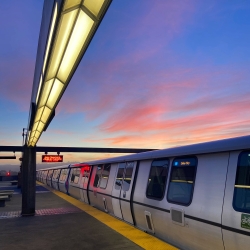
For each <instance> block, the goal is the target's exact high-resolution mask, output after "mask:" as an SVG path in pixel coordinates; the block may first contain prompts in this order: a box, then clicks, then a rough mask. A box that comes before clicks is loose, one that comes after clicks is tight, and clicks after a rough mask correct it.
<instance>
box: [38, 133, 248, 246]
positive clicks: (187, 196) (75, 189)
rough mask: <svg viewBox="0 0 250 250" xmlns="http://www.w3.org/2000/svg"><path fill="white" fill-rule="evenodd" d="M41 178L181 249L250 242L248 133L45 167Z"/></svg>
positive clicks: (241, 244) (40, 173)
mask: <svg viewBox="0 0 250 250" xmlns="http://www.w3.org/2000/svg"><path fill="white" fill-rule="evenodd" d="M37 180H39V181H41V182H43V183H46V184H47V185H49V186H51V187H52V188H55V189H57V190H59V191H61V192H64V193H67V194H69V195H71V196H73V197H75V198H77V199H80V200H81V201H83V202H86V203H88V204H90V205H92V206H94V207H96V208H98V209H101V210H103V211H105V212H107V213H110V214H111V215H113V216H115V217H118V218H119V219H121V220H124V221H125V222H127V223H130V224H132V225H134V226H135V227H137V228H139V229H141V230H144V231H146V232H148V233H150V234H154V235H155V236H156V237H158V238H160V239H162V240H164V241H166V242H168V243H170V244H172V245H174V246H176V247H179V248H181V249H185V250H203V249H204V250H205V249H206V250H211V249H216V250H224V249H226V250H235V249H237V250H243V249H244V250H246V249H249V247H250V237H249V236H250V136H244V137H238V138H231V139H225V140H220V141H214V142H207V143H200V144H195V145H188V146H181V147H175V148H169V149H164V150H156V151H151V152H145V153H139V154H133V155H128V156H122V157H115V158H110V159H104V160H97V161H91V162H85V163H80V164H73V165H69V166H62V167H56V168H48V169H42V170H39V171H37Z"/></svg>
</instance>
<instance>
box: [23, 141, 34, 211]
mask: <svg viewBox="0 0 250 250" xmlns="http://www.w3.org/2000/svg"><path fill="white" fill-rule="evenodd" d="M23 152H24V153H23V163H22V216H33V215H35V203H36V148H35V147H28V146H27V145H24V151H23Z"/></svg>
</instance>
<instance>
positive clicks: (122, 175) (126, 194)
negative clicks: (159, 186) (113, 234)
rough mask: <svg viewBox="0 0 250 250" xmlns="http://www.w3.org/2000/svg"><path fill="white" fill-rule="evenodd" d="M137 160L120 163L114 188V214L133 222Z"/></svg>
mask: <svg viewBox="0 0 250 250" xmlns="http://www.w3.org/2000/svg"><path fill="white" fill-rule="evenodd" d="M135 165H136V163H135V162H126V163H119V164H118V169H117V175H116V179H115V183H114V185H113V189H112V206H113V210H114V215H115V216H117V217H118V218H120V219H123V220H125V221H127V222H129V223H131V224H133V218H132V213H131V207H130V199H131V190H132V183H133V176H134V172H135Z"/></svg>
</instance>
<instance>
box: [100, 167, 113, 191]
mask: <svg viewBox="0 0 250 250" xmlns="http://www.w3.org/2000/svg"><path fill="white" fill-rule="evenodd" d="M110 168H111V165H110V164H105V165H104V166H103V170H102V176H101V180H100V185H99V187H100V188H106V187H107V184H108V179H109V172H110Z"/></svg>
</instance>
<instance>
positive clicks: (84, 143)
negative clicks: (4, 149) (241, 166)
mask: <svg viewBox="0 0 250 250" xmlns="http://www.w3.org/2000/svg"><path fill="white" fill-rule="evenodd" d="M42 7H43V1H34V0H23V1H18V0H13V1H5V0H4V1H1V2H0V37H1V39H0V114H1V119H0V145H21V142H22V137H21V133H22V129H23V128H24V127H26V126H27V123H28V112H29V103H30V98H31V89H32V83H33V75H34V67H35V60H36V50H37V44H38V37H39V29H40V22H41V15H42ZM249 30H250V2H249V1H246V0H238V1H233V0H229V1H228V0H227V1H226V0H225V1H224V0H212V1H205V0H204V1H198V0H176V1H172V0H155V1H152V0H126V1H119V0H113V2H112V4H111V6H110V8H109V10H108V12H107V14H106V16H105V18H104V19H103V22H102V23H101V25H100V27H99V29H98V31H97V33H96V35H95V37H94V39H93V40H92V43H91V45H90V46H89V48H88V50H87V52H86V54H85V56H84V58H83V59H82V61H81V63H80V65H79V67H78V69H77V71H76V73H75V75H74V77H73V79H72V81H71V82H70V84H69V86H68V88H67V90H66V92H65V94H64V96H63V98H62V99H61V102H60V103H59V105H58V107H57V109H56V117H55V118H54V120H53V121H52V123H51V125H50V127H49V128H48V130H47V131H46V132H44V133H43V134H42V136H41V138H40V140H39V142H38V146H39V145H43V146H46V145H48V146H77V147H137V148H140V147H143V148H144V147H147V148H167V147H173V146H177V145H186V144H192V143H197V142H203V141H211V140H217V139H222V138H229V137H236V136H242V135H248V134H249V132H250V126H249V125H250V113H249V112H248V107H249V104H250V98H249V96H250V70H249V66H250V46H249V44H250V32H249ZM0 154H3V153H0ZM5 154H6V153H5ZM108 156H110V155H109V154H105V155H101V154H88V155H87V154H70V155H66V157H65V160H66V161H85V160H89V159H97V158H103V157H108ZM37 162H38V163H39V162H40V157H38V158H37ZM6 163H7V164H18V162H17V161H6V162H4V161H1V162H0V165H3V164H6Z"/></svg>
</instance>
